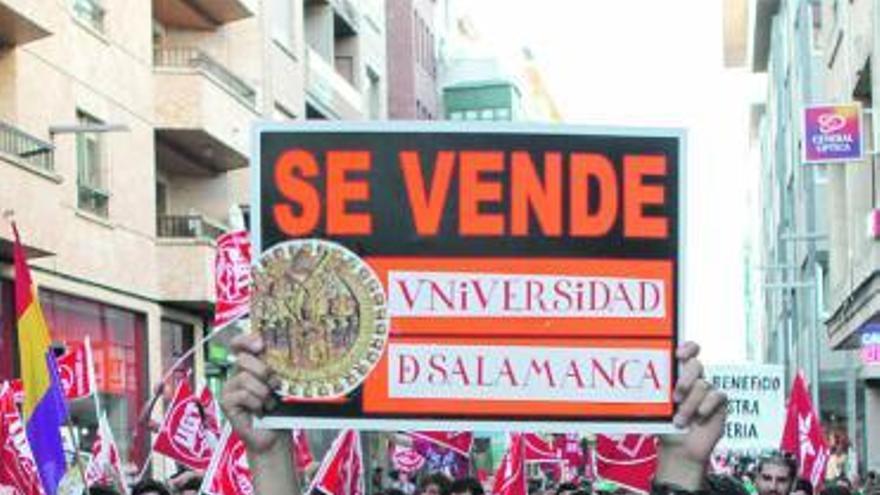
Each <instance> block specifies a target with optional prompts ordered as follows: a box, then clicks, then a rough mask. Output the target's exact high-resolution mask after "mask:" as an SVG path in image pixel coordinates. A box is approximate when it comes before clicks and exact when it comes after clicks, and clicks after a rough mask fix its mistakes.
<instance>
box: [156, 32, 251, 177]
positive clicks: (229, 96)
mask: <svg viewBox="0 0 880 495" xmlns="http://www.w3.org/2000/svg"><path fill="white" fill-rule="evenodd" d="M154 59H155V60H154V63H155V75H156V119H157V121H158V123H157V128H156V136H157V140H158V141H161V143H162V144H163V145H164V146H163V149H168V150H170V151H171V153H170V154H169V156H168V157H167V159H163V158H166V157H161V156H160V157H158V158H159V160H160V161H163V162H165V163H166V165H168V166H169V167H172V168H174V167H175V165H174V163H182V164H183V163H188V164H196V165H198V166H200V167H202V168H204V169H207V170H208V171H210V172H224V171H229V170H233V169H237V168H242V167H246V166H247V163H248V161H247V155H248V151H249V149H248V134H249V130H250V126H251V122H252V121H253V120H254V119H255V118H257V117H258V114H257V112H256V110H255V104H256V91H255V90H254V89H253V87H252V86H250V85H249V84H248V83H246V82H245V81H243V80H242V79H241V78H239V77H238V76H236V75H235V74H233V73H232V72H231V71H230V70H229V69H227V68H226V67H224V66H223V65H222V64H220V63H219V62H217V61H216V60H215V59H213V58H211V57H210V56H209V55H207V54H206V53H204V52H202V51H200V50H198V49H195V48H186V47H177V48H158V47H157V48H156V49H155V54H154ZM182 166H183V165H182Z"/></svg>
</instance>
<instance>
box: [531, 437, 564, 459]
mask: <svg viewBox="0 0 880 495" xmlns="http://www.w3.org/2000/svg"><path fill="white" fill-rule="evenodd" d="M522 440H523V448H524V455H525V461H526V462H562V457H560V455H559V452H558V451H557V450H556V449H554V448H553V446H552V445H550V443H548V442H547V441H546V440H544V439H543V438H541V435H538V434H537V433H523V434H522Z"/></svg>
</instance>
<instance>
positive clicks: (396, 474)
mask: <svg viewBox="0 0 880 495" xmlns="http://www.w3.org/2000/svg"><path fill="white" fill-rule="evenodd" d="M388 478H389V479H391V481H398V480H400V471H398V470H396V469H392V470H391V471H388Z"/></svg>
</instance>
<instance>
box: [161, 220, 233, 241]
mask: <svg viewBox="0 0 880 495" xmlns="http://www.w3.org/2000/svg"><path fill="white" fill-rule="evenodd" d="M225 232H226V227H224V226H223V225H220V224H218V223H215V222H212V221H210V220H208V219H207V218H205V217H204V216H202V215H160V216H159V217H158V218H157V219H156V233H157V235H158V236H159V237H165V238H177V239H210V240H214V239H216V238H218V237H220V235H221V234H223V233H225Z"/></svg>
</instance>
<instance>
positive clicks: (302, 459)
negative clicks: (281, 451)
mask: <svg viewBox="0 0 880 495" xmlns="http://www.w3.org/2000/svg"><path fill="white" fill-rule="evenodd" d="M293 452H294V454H295V459H296V469H298V470H299V471H300V472H303V471H305V470H306V469H308V467H309V466H310V465H311V464H312V463H313V462H315V457H314V456H313V455H312V449H311V447H309V438H308V436H306V430H301V429H295V430H293Z"/></svg>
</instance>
